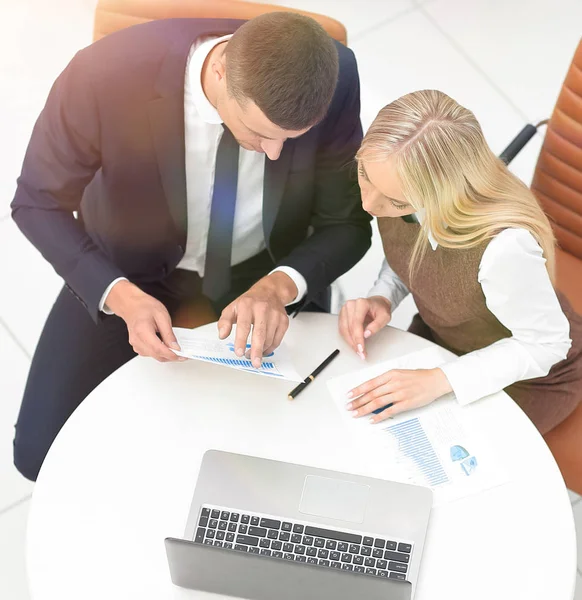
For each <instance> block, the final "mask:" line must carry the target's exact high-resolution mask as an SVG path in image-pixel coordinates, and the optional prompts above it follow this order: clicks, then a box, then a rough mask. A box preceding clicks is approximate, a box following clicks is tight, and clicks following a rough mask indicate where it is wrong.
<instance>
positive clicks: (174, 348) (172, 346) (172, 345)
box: [170, 342, 180, 350]
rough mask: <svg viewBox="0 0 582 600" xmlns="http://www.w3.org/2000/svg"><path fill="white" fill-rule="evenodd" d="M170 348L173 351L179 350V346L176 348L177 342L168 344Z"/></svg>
mask: <svg viewBox="0 0 582 600" xmlns="http://www.w3.org/2000/svg"><path fill="white" fill-rule="evenodd" d="M170 348H172V349H173V350H180V346H178V344H177V342H170Z"/></svg>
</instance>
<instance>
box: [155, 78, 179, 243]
mask: <svg viewBox="0 0 582 600" xmlns="http://www.w3.org/2000/svg"><path fill="white" fill-rule="evenodd" d="M148 110H149V118H150V125H151V128H152V137H153V140H154V146H155V149H156V157H157V159H158V166H159V169H160V177H161V179H162V187H163V188H164V194H165V196H166V200H167V202H168V208H169V211H170V215H171V216H172V220H173V221H174V225H175V226H176V229H177V231H178V237H179V243H180V244H181V245H182V246H184V247H185V244H186V235H187V222H188V214H187V208H186V207H187V202H186V156H185V142H184V92H183V89H182V90H180V91H178V92H177V93H175V94H173V95H172V96H167V97H163V98H158V99H156V100H152V101H151V102H150V103H149V105H148Z"/></svg>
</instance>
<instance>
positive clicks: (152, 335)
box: [140, 328, 178, 361]
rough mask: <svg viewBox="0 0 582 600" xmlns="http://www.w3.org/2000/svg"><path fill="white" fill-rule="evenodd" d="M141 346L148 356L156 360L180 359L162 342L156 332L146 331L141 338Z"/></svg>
mask: <svg viewBox="0 0 582 600" xmlns="http://www.w3.org/2000/svg"><path fill="white" fill-rule="evenodd" d="M140 341H141V346H142V348H144V350H145V353H146V356H151V357H152V358H155V359H156V360H159V359H160V358H165V359H166V360H168V361H173V360H176V359H177V358H178V357H177V356H176V355H175V354H174V353H173V352H172V351H171V350H170V349H169V348H168V347H167V346H166V344H164V343H163V342H162V340H160V338H159V337H158V336H157V334H156V332H155V330H154V329H153V328H152V330H151V331H145V332H143V333H142V334H141V336H140Z"/></svg>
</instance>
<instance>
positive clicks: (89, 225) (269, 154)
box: [12, 13, 371, 480]
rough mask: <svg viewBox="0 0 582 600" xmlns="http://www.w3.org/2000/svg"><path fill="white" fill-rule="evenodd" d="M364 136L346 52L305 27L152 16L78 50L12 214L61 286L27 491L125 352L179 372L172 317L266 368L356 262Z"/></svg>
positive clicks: (55, 93) (32, 406)
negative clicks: (192, 318)
mask: <svg viewBox="0 0 582 600" xmlns="http://www.w3.org/2000/svg"><path fill="white" fill-rule="evenodd" d="M233 32H234V35H232V34H233ZM231 36H232V37H231ZM361 136H362V132H361V125H360V121H359V82H358V75H357V68H356V63H355V59H354V57H353V54H352V53H351V51H350V50H348V49H347V48H345V47H343V46H341V45H340V44H336V43H335V42H333V40H331V38H330V37H329V36H328V35H327V34H326V33H325V31H324V30H323V29H322V28H321V27H320V26H319V25H318V24H317V23H316V22H315V21H313V20H312V19H309V18H307V17H304V16H300V15H296V14H291V13H270V14H266V15H263V16H261V17H258V18H256V19H253V20H251V21H248V22H246V23H243V22H241V21H232V20H206V19H172V20H165V21H157V22H152V23H148V24H145V25H139V26H136V27H132V28H129V29H126V30H123V31H121V32H118V33H115V34H112V35H110V36H108V37H106V38H104V39H103V40H101V41H99V42H97V43H95V44H93V45H92V46H89V47H88V48H86V49H84V50H82V51H80V52H79V53H78V54H77V55H76V56H75V57H74V59H73V60H72V61H71V63H70V64H69V65H68V66H67V68H66V69H65V71H64V72H63V73H62V74H61V75H60V77H59V78H58V79H57V81H56V82H55V84H54V86H53V88H52V90H51V92H50V95H49V97H48V100H47V103H46V106H45V108H44V110H43V111H42V113H41V115H40V117H39V119H38V122H37V124H36V126H35V128H34V131H33V134H32V138H31V141H30V144H29V147H28V150H27V153H26V157H25V160H24V165H23V169H22V174H21V176H20V178H19V181H18V188H17V191H16V196H15V199H14V201H13V203H12V209H13V218H14V220H15V221H16V223H17V224H18V225H19V227H20V228H21V229H22V231H23V232H24V234H25V235H26V236H27V237H28V238H29V239H30V240H31V242H32V243H33V244H34V245H35V246H36V247H37V248H38V249H39V250H40V251H41V253H42V254H43V255H44V257H45V258H46V259H47V260H48V261H49V262H50V263H51V264H52V265H53V267H54V268H55V270H56V271H57V273H59V274H60V275H61V276H62V277H63V279H64V280H65V287H64V288H63V290H62V292H61V294H60V295H59V297H58V299H57V301H56V303H55V305H54V307H53V309H52V311H51V313H50V315H49V317H48V319H47V322H46V325H45V327H44V330H43V333H42V335H41V338H40V341H39V344H38V347H37V349H36V352H35V356H34V358H33V361H32V365H31V369H30V374H29V378H28V383H27V387H26V390H25V394H24V399H23V402H22V406H21V409H20V414H19V417H18V422H17V424H16V435H15V440H14V460H15V464H16V467H17V468H18V469H19V470H20V472H21V473H22V474H23V475H24V476H25V477H28V478H29V479H32V480H34V479H36V476H37V474H38V471H39V469H40V466H41V464H42V461H43V459H44V457H45V455H46V452H47V451H48V449H49V447H50V445H51V443H52V441H53V440H54V438H55V436H56V435H57V433H58V431H59V430H60V428H61V427H62V425H63V424H64V423H65V421H66V420H67V418H68V417H69V416H70V415H71V413H72V412H73V411H74V410H75V408H76V407H77V406H78V405H79V404H80V402H82V400H83V399H84V398H85V397H86V396H87V395H88V394H89V393H90V392H91V390H93V389H94V388H95V387H96V386H97V385H98V384H99V383H100V382H101V381H102V380H103V379H105V378H106V377H107V376H108V375H109V374H111V373H112V372H113V371H114V370H116V369H117V368H118V367H120V366H121V365H122V364H124V363H125V362H127V361H128V360H130V359H131V358H133V357H134V356H135V355H136V354H140V355H142V356H150V357H153V358H155V359H157V360H159V361H173V360H178V359H177V357H176V355H175V354H174V353H173V352H172V350H171V349H172V348H174V349H177V347H178V346H177V342H176V338H175V337H174V334H173V332H172V316H173V315H175V314H176V312H177V311H178V310H179V309H180V307H181V306H182V305H183V304H184V303H185V302H194V303H197V304H196V305H197V306H199V307H203V306H204V302H205V301H206V302H208V300H207V299H209V300H210V301H211V302H212V306H213V308H214V310H215V311H216V314H220V312H221V311H222V314H221V317H220V319H219V321H218V330H219V331H218V334H219V336H220V337H221V338H225V337H226V336H228V335H229V334H230V332H231V329H232V326H233V325H234V324H236V325H237V327H236V336H235V349H236V352H237V354H238V355H239V356H240V355H242V354H243V353H244V352H245V348H246V342H247V338H248V336H249V335H250V334H251V331H252V335H251V344H252V348H251V359H252V360H253V363H254V364H255V365H259V364H260V361H261V356H262V355H263V353H267V352H269V351H270V350H271V349H273V348H276V347H277V346H278V345H279V344H280V342H281V340H282V338H283V336H284V334H285V331H286V329H287V327H288V317H287V312H286V306H288V305H290V304H293V303H296V302H299V301H303V302H307V301H308V300H311V299H313V298H316V297H317V295H318V294H320V293H321V292H323V291H324V290H325V289H326V288H327V287H328V286H329V284H330V283H331V282H332V281H334V280H335V279H336V278H337V277H338V276H340V275H341V274H342V273H344V272H345V271H347V270H348V269H349V268H350V267H351V266H352V265H354V264H355V263H356V262H357V261H358V260H359V259H360V258H361V257H362V256H363V255H364V253H365V252H366V250H367V249H368V247H369V244H370V236H371V231H370V224H369V218H368V217H367V216H366V215H365V213H364V212H363V210H362V208H361V203H360V198H359V192H358V187H357V184H356V182H355V180H354V179H353V174H352V173H353V170H352V169H351V167H352V164H351V163H352V161H353V157H354V154H355V152H356V150H357V148H358V146H359V144H360V141H361ZM235 205H236V212H235ZM200 310H203V309H202V308H200ZM205 320H206V321H207V322H208V321H210V320H212V319H211V318H208V317H207V316H206V317H205ZM199 322H204V318H203V317H202V316H201V317H200V319H199ZM112 418H114V415H112Z"/></svg>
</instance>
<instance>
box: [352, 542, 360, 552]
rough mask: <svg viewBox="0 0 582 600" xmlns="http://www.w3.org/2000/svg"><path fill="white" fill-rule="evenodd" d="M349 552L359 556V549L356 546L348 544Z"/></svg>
mask: <svg viewBox="0 0 582 600" xmlns="http://www.w3.org/2000/svg"><path fill="white" fill-rule="evenodd" d="M350 552H351V553H352V554H359V553H360V547H359V546H358V545H357V544H350Z"/></svg>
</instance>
